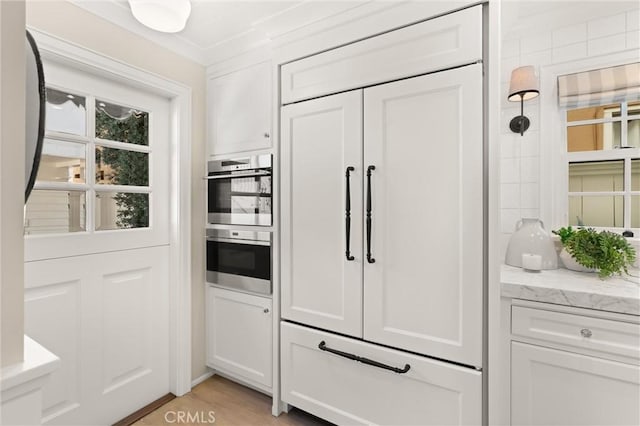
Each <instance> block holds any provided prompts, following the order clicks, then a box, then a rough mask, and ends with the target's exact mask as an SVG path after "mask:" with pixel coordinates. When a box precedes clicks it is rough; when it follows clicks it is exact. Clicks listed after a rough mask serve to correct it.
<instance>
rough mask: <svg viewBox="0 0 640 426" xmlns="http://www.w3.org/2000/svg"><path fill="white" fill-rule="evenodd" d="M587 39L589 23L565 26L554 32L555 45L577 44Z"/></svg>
mask: <svg viewBox="0 0 640 426" xmlns="http://www.w3.org/2000/svg"><path fill="white" fill-rule="evenodd" d="M586 40H587V24H586V23H584V22H583V23H581V24H577V25H571V26H568V27H564V28H558V29H557V30H555V31H553V33H552V41H553V47H560V46H566V45H568V44H576V43H579V42H581V41H586Z"/></svg>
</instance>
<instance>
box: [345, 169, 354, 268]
mask: <svg viewBox="0 0 640 426" xmlns="http://www.w3.org/2000/svg"><path fill="white" fill-rule="evenodd" d="M354 170H355V168H354V167H352V166H349V167H347V171H346V173H345V178H346V184H347V199H346V201H345V212H344V222H345V228H346V233H347V235H346V238H347V251H346V252H345V255H346V256H347V260H354V259H355V257H353V256H351V249H350V246H351V182H350V181H351V172H352V171H354Z"/></svg>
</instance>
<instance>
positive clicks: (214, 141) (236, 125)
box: [207, 62, 271, 155]
mask: <svg viewBox="0 0 640 426" xmlns="http://www.w3.org/2000/svg"><path fill="white" fill-rule="evenodd" d="M207 103H208V105H209V117H208V125H209V128H208V135H207V150H208V153H209V155H217V154H226V153H231V152H241V151H251V150H257V149H263V148H270V147H271V63H270V62H263V63H261V64H258V65H254V66H251V67H249V68H245V69H242V70H240V71H236V72H233V73H230V74H226V75H223V76H221V77H217V78H213V79H211V80H209V84H208V102H207Z"/></svg>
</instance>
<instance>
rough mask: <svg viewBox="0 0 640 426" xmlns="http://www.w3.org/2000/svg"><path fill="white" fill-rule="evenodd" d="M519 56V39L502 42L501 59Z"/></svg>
mask: <svg viewBox="0 0 640 426" xmlns="http://www.w3.org/2000/svg"><path fill="white" fill-rule="evenodd" d="M519 55H520V39H517V38H510V39H508V40H504V41H503V42H502V59H506V58H513V57H514V56H515V57H517V56H519Z"/></svg>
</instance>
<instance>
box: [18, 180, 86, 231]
mask: <svg viewBox="0 0 640 426" xmlns="http://www.w3.org/2000/svg"><path fill="white" fill-rule="evenodd" d="M85 230H86V193H85V192H84V191H44V190H34V191H33V192H31V196H30V197H29V201H28V202H27V205H26V207H25V212H24V233H25V235H36V234H60V233H68V232H80V231H85Z"/></svg>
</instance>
